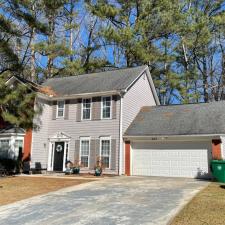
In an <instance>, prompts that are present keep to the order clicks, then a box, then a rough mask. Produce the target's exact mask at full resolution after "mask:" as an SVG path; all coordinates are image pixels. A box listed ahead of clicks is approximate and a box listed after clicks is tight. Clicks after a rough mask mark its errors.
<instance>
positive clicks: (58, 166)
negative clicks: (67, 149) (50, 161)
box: [53, 142, 64, 171]
mask: <svg viewBox="0 0 225 225" xmlns="http://www.w3.org/2000/svg"><path fill="white" fill-rule="evenodd" d="M63 158H64V142H55V152H54V167H53V170H54V171H63Z"/></svg>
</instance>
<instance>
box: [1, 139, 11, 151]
mask: <svg viewBox="0 0 225 225" xmlns="http://www.w3.org/2000/svg"><path fill="white" fill-rule="evenodd" d="M9 148H10V145H9V140H8V139H4V140H0V151H2V152H6V151H9Z"/></svg>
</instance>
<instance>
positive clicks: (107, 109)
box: [102, 97, 111, 119]
mask: <svg viewBox="0 0 225 225" xmlns="http://www.w3.org/2000/svg"><path fill="white" fill-rule="evenodd" d="M102 119H111V97H102Z"/></svg>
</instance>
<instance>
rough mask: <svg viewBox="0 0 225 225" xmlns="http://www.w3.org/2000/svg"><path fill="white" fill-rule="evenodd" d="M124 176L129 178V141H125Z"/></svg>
mask: <svg viewBox="0 0 225 225" xmlns="http://www.w3.org/2000/svg"><path fill="white" fill-rule="evenodd" d="M125 175H127V176H130V141H125Z"/></svg>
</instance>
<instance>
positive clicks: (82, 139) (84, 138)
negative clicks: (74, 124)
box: [79, 137, 91, 169]
mask: <svg viewBox="0 0 225 225" xmlns="http://www.w3.org/2000/svg"><path fill="white" fill-rule="evenodd" d="M82 141H89V154H88V167H83V168H85V169H89V167H90V150H91V138H90V137H80V151H79V162H80V163H81V142H82Z"/></svg>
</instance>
